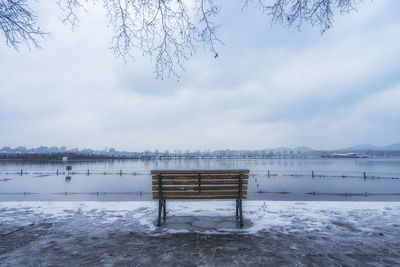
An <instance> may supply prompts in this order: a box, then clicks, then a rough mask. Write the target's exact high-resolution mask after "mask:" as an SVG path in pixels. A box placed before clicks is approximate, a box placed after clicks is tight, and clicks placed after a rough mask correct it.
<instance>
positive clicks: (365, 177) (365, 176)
mask: <svg viewBox="0 0 400 267" xmlns="http://www.w3.org/2000/svg"><path fill="white" fill-rule="evenodd" d="M363 174H364V180H365V179H367V175H366V174H365V172H363Z"/></svg>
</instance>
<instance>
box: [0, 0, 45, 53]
mask: <svg viewBox="0 0 400 267" xmlns="http://www.w3.org/2000/svg"><path fill="white" fill-rule="evenodd" d="M0 32H1V33H2V35H3V36H4V38H5V40H6V44H7V45H8V46H10V47H13V48H15V49H16V50H19V47H20V45H21V44H22V43H23V44H25V45H26V46H27V47H28V48H30V47H31V45H33V46H35V47H36V48H40V45H39V41H38V39H39V38H44V37H46V36H47V35H49V34H48V33H46V32H43V31H42V30H41V29H40V27H39V26H38V22H37V17H36V15H35V14H34V13H33V11H32V10H31V9H30V8H29V7H28V6H27V4H26V1H25V0H0Z"/></svg>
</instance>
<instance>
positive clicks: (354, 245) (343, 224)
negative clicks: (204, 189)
mask: <svg viewBox="0 0 400 267" xmlns="http://www.w3.org/2000/svg"><path fill="white" fill-rule="evenodd" d="M157 209H158V202H157V201H132V202H90V201H89V202H0V226H1V227H0V236H1V238H0V266H1V265H2V263H6V265H35V264H39V265H54V264H55V265H57V262H56V261H57V259H58V258H60V257H61V258H63V259H64V260H65V262H66V263H68V265H69V264H70V265H93V264H94V265H104V264H108V263H109V264H116V263H120V264H122V265H130V263H132V261H135V260H137V256H138V255H141V256H142V257H143V259H141V261H140V264H143V265H151V264H158V263H166V264H167V265H168V264H170V265H176V264H178V265H181V264H183V265H185V264H186V263H191V261H192V260H193V261H194V262H195V263H196V264H199V265H202V264H203V265H204V264H205V265H209V264H210V263H213V264H215V265H219V264H218V261H219V260H221V261H222V260H223V261H222V263H224V264H225V265H227V264H228V263H232V264H233V265H240V264H247V263H249V260H250V261H251V262H252V263H254V264H256V265H257V264H284V265H285V264H286V265H296V264H298V265H315V264H316V265H320V264H321V263H324V264H327V265H330V264H334V265H336V264H339V265H340V264H345V265H346V264H349V265H364V263H366V261H367V262H368V263H370V262H372V263H373V264H372V265H374V264H375V265H380V264H382V263H383V264H387V265H398V264H400V250H399V247H400V241H399V240H398V236H400V217H399V214H400V202H342V201H340V202H333V201H326V202H316V201H312V202H304V201H303V202H302V201H296V202H291V201H287V202H285V201H244V202H243V216H244V223H245V226H244V227H243V228H240V227H239V225H238V222H237V219H236V217H235V216H234V214H235V202H234V201H167V211H168V213H167V220H166V221H165V223H164V225H163V226H162V227H156V226H155V223H156V219H157ZM127 244H129V246H128V247H127ZM181 246H183V247H186V248H189V250H190V251H191V253H192V254H190V255H192V256H190V257H189V256H185V255H186V254H184V252H183V251H181V250H180V247H181ZM232 246H233V247H232ZM110 250H112V251H113V252H112V253H111V252H109V251H110ZM232 250H233V251H234V252H232ZM199 251H201V253H200V252H199ZM218 251H225V252H228V253H222V252H221V253H222V254H223V255H224V256H221V255H220V254H221V253H219V252H218ZM217 252H218V253H217ZM110 253H111V254H110ZM193 253H194V254H193ZM196 253H197V254H196ZM199 253H200V254H201V255H200V254H199ZM38 255H42V256H41V257H38ZM104 255H105V256H104ZM110 255H111V256H110ZM217 255H219V256H218V257H217ZM266 255H269V256H268V257H269V258H268V259H266V258H265V257H267V256H266ZM185 257H186V258H185ZM220 257H222V258H220ZM192 258H193V259H192ZM321 261H322V262H321ZM224 264H222V265H224Z"/></svg>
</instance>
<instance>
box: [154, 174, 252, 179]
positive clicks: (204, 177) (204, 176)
mask: <svg viewBox="0 0 400 267" xmlns="http://www.w3.org/2000/svg"><path fill="white" fill-rule="evenodd" d="M200 177H201V179H202V180H205V179H212V180H218V179H239V177H240V175H239V174H233V175H225V174H224V175H200ZM198 178H199V175H198V174H195V175H176V174H173V175H162V176H161V179H162V180H164V179H176V180H185V179H187V180H190V179H198ZM152 179H153V180H158V176H157V175H153V176H152ZM243 179H249V176H248V175H243Z"/></svg>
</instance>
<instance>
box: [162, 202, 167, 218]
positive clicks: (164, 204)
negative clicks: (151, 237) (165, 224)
mask: <svg viewBox="0 0 400 267" xmlns="http://www.w3.org/2000/svg"><path fill="white" fill-rule="evenodd" d="M163 210H164V214H163V218H164V220H165V219H166V218H167V201H166V200H165V199H164V200H163Z"/></svg>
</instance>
